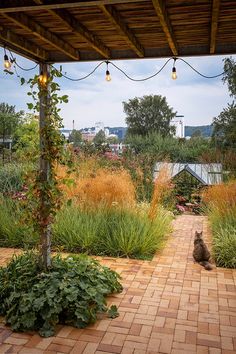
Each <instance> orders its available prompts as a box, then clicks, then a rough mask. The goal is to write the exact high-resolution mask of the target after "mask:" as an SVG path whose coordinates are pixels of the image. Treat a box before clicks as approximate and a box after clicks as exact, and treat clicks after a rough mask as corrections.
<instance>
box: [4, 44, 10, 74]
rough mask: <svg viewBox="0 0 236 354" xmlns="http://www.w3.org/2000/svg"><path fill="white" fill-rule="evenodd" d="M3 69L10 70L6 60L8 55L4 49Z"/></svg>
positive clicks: (8, 61)
mask: <svg viewBox="0 0 236 354" xmlns="http://www.w3.org/2000/svg"><path fill="white" fill-rule="evenodd" d="M4 68H5V69H10V68H11V61H10V60H9V58H8V55H7V53H6V48H5V47H4Z"/></svg>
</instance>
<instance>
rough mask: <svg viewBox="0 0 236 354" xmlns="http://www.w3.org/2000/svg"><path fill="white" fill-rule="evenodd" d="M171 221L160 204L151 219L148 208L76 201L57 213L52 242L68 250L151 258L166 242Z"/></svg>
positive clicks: (55, 245)
mask: <svg viewBox="0 0 236 354" xmlns="http://www.w3.org/2000/svg"><path fill="white" fill-rule="evenodd" d="M170 221H171V216H170V214H169V213H167V212H166V211H164V210H163V209H162V208H160V207H159V209H158V212H157V215H156V216H155V218H153V220H150V218H149V216H148V209H147V210H142V211H140V208H121V207H118V206H117V205H113V206H111V207H110V206H108V205H104V204H100V205H99V206H98V207H97V208H94V207H84V206H79V205H78V204H76V203H73V204H72V205H67V206H65V207H64V208H63V209H62V210H61V211H60V212H59V213H58V215H57V217H56V222H55V224H54V227H53V246H54V247H59V248H60V249H63V250H65V251H69V252H85V253H88V254H96V255H107V256H114V257H131V258H149V257H151V256H152V255H153V254H154V253H155V252H156V251H157V250H158V249H160V248H161V246H162V245H163V241H164V239H165V237H166V235H167V234H168V232H169V231H170Z"/></svg>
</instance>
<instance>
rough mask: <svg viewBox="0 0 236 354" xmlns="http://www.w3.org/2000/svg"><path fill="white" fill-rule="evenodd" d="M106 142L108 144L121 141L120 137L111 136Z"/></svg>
mask: <svg viewBox="0 0 236 354" xmlns="http://www.w3.org/2000/svg"><path fill="white" fill-rule="evenodd" d="M106 142H107V143H108V144H118V143H119V139H118V137H117V136H110V137H108V138H107V139H106Z"/></svg>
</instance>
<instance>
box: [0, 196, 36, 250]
mask: <svg viewBox="0 0 236 354" xmlns="http://www.w3.org/2000/svg"><path fill="white" fill-rule="evenodd" d="M37 241H38V239H37V236H36V235H35V233H34V231H33V227H31V226H30V225H28V224H27V223H25V222H24V221H23V209H22V205H21V203H20V202H19V201H17V200H12V199H10V198H7V197H5V198H0V246H1V247H29V246H35V245H36V243H37Z"/></svg>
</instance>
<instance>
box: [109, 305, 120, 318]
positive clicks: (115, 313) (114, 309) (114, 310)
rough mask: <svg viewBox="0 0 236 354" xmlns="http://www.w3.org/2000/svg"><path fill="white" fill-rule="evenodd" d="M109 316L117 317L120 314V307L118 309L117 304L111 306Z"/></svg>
mask: <svg viewBox="0 0 236 354" xmlns="http://www.w3.org/2000/svg"><path fill="white" fill-rule="evenodd" d="M107 314H108V317H109V318H116V317H118V316H119V312H118V309H117V306H116V305H111V307H110V308H109V310H108V313H107Z"/></svg>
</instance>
